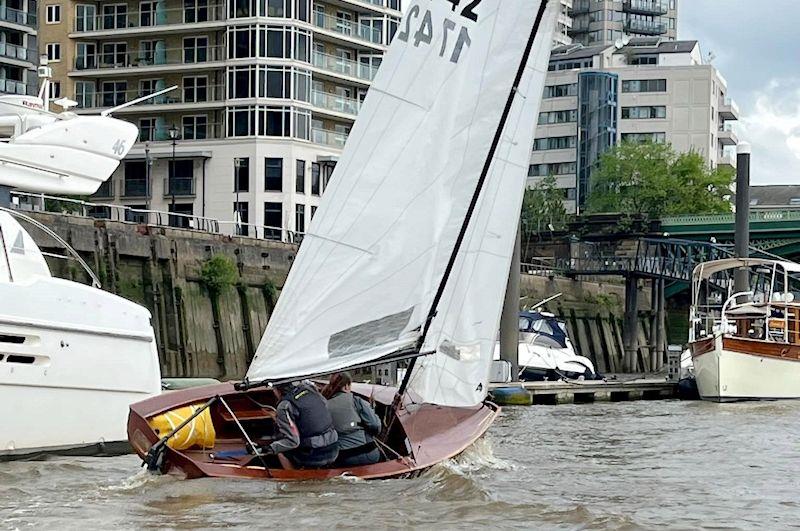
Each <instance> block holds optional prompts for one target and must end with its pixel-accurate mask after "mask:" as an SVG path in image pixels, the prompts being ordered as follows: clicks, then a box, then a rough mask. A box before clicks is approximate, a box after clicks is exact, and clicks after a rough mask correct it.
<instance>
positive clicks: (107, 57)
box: [101, 42, 128, 66]
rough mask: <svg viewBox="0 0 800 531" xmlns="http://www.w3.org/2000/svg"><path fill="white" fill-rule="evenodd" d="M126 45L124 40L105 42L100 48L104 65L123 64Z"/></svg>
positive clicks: (126, 50) (126, 51) (126, 53)
mask: <svg viewBox="0 0 800 531" xmlns="http://www.w3.org/2000/svg"><path fill="white" fill-rule="evenodd" d="M127 55H128V45H127V44H126V43H124V42H105V43H103V48H102V54H101V56H102V61H103V65H104V66H125V59H126V57H127Z"/></svg>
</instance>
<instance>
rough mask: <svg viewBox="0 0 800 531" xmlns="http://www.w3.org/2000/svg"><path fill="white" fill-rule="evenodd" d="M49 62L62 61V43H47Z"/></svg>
mask: <svg viewBox="0 0 800 531" xmlns="http://www.w3.org/2000/svg"><path fill="white" fill-rule="evenodd" d="M47 60H48V61H50V62H53V63H55V62H58V61H60V60H61V43H58V42H48V43H47Z"/></svg>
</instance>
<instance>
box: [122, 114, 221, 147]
mask: <svg viewBox="0 0 800 531" xmlns="http://www.w3.org/2000/svg"><path fill="white" fill-rule="evenodd" d="M129 120H130V121H132V122H135V120H133V119H129ZM179 120H182V119H180V118H179ZM137 125H139V138H138V140H137V142H170V138H169V129H170V127H171V125H170V126H166V125H162V126H158V127H147V126H145V125H142V124H141V122H140V123H139V124H137ZM176 125H178V126H180V127H181V128H182V130H181V134H180V138H179V139H178V145H179V146H180V145H185V144H186V143H190V142H196V141H198V140H211V139H217V138H224V133H225V128H224V124H222V123H216V122H212V123H203V122H198V121H187V122H182V121H181V122H178V123H176Z"/></svg>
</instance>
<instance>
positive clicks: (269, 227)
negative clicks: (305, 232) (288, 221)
mask: <svg viewBox="0 0 800 531" xmlns="http://www.w3.org/2000/svg"><path fill="white" fill-rule="evenodd" d="M282 228H283V206H282V205H281V203H271V202H266V203H264V237H265V238H266V239H268V240H280V239H281V233H282V232H283V230H282Z"/></svg>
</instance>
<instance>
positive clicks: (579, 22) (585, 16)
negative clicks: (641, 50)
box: [568, 0, 678, 46]
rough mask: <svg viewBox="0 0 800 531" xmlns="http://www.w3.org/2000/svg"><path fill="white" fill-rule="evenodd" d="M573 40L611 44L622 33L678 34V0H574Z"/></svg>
mask: <svg viewBox="0 0 800 531" xmlns="http://www.w3.org/2000/svg"><path fill="white" fill-rule="evenodd" d="M569 13H570V16H571V17H572V28H571V29H570V30H569V32H568V33H569V36H570V37H572V40H573V42H576V43H581V44H583V45H585V46H592V45H595V44H613V43H614V42H616V41H617V40H619V39H623V38H625V37H661V38H663V39H670V40H675V39H676V38H677V35H678V29H677V20H678V0H622V1H620V0H573V6H572V9H571V10H570V12H569Z"/></svg>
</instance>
